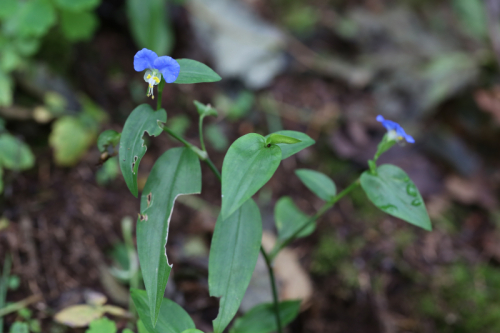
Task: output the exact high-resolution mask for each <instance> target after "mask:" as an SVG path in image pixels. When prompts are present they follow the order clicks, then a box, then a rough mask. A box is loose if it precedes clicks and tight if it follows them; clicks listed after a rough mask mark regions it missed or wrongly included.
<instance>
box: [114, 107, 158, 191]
mask: <svg viewBox="0 0 500 333" xmlns="http://www.w3.org/2000/svg"><path fill="white" fill-rule="evenodd" d="M166 121H167V112H166V111H165V110H164V109H160V110H158V111H154V110H153V109H152V108H151V106H149V105H148V104H141V105H139V106H138V107H136V108H135V109H134V111H132V113H131V114H130V116H129V117H128V119H127V121H126V122H125V126H124V127H123V132H122V135H121V138H120V149H119V158H120V169H121V171H122V175H123V178H124V179H125V182H126V183H127V186H128V188H129V190H130V192H132V194H133V195H134V196H136V197H137V194H138V192H139V191H138V188H137V171H138V170H139V163H140V162H141V159H142V157H143V156H144V154H146V150H147V147H146V146H145V145H144V139H143V136H144V134H145V133H148V135H150V136H158V135H159V134H160V133H161V132H162V131H163V127H162V123H165V122H166Z"/></svg>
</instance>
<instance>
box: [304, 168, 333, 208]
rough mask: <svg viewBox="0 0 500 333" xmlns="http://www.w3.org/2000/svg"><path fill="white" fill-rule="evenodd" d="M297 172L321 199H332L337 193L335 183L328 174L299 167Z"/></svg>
mask: <svg viewBox="0 0 500 333" xmlns="http://www.w3.org/2000/svg"><path fill="white" fill-rule="evenodd" d="M295 174H296V175H297V176H298V177H299V178H300V180H301V181H302V183H304V185H305V186H307V188H308V189H310V190H311V191H312V192H314V194H316V195H317V196H318V197H319V198H320V199H322V200H325V201H330V200H332V199H333V197H334V196H335V194H336V193H337V188H336V187H335V183H334V182H333V180H331V179H330V177H328V176H327V175H325V174H323V173H321V172H318V171H315V170H309V169H297V170H295Z"/></svg>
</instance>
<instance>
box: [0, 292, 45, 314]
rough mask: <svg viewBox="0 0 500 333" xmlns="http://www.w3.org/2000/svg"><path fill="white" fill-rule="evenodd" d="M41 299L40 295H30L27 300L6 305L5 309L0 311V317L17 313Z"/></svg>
mask: <svg viewBox="0 0 500 333" xmlns="http://www.w3.org/2000/svg"><path fill="white" fill-rule="evenodd" d="M41 299H42V295H31V296H30V297H28V298H25V299H23V300H21V301H19V302H16V303H12V304H9V305H7V306H6V307H4V308H2V309H0V317H3V316H5V315H8V314H9V313H12V312H16V311H19V310H21V309H23V308H25V307H27V306H28V305H30V304H33V303H36V302H38V301H39V300H41Z"/></svg>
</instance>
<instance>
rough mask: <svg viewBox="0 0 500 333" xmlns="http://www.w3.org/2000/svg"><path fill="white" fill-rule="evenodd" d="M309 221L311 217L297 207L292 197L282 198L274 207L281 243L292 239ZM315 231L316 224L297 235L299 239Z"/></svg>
mask: <svg viewBox="0 0 500 333" xmlns="http://www.w3.org/2000/svg"><path fill="white" fill-rule="evenodd" d="M309 219H310V217H309V216H307V215H306V214H304V213H303V212H302V211H301V210H300V209H298V208H297V206H295V204H294V202H293V200H292V198H290V197H282V198H280V199H279V200H278V202H277V203H276V206H274V220H275V223H276V229H278V239H279V240H280V241H284V240H286V239H288V238H289V237H291V236H292V235H293V234H294V233H295V232H297V231H298V230H299V229H300V228H302V227H303V226H304V224H305V223H307V221H309ZM315 229H316V223H311V224H310V225H309V226H308V227H306V228H305V229H304V230H302V231H301V232H300V233H299V234H298V235H297V238H299V237H306V236H309V235H310V234H312V233H313V231H314V230H315Z"/></svg>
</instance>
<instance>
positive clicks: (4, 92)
mask: <svg viewBox="0 0 500 333" xmlns="http://www.w3.org/2000/svg"><path fill="white" fill-rule="evenodd" d="M13 95H14V91H13V82H12V79H11V77H10V75H8V74H6V73H4V72H2V71H0V106H10V105H12V97H13Z"/></svg>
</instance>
